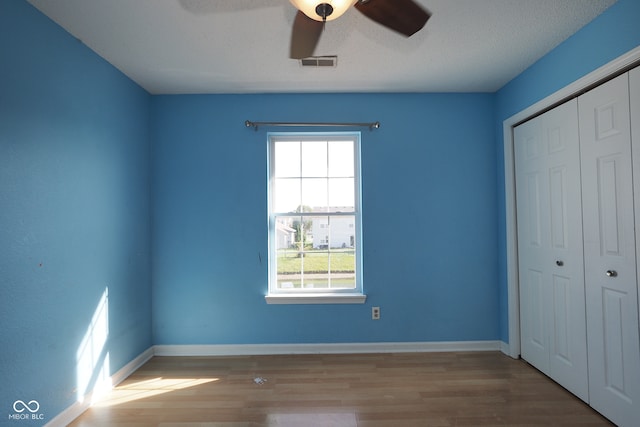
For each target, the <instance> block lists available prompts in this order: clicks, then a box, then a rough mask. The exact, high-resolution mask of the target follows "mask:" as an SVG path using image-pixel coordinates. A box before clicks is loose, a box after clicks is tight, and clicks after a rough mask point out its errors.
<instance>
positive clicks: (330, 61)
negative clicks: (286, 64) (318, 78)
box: [300, 56, 338, 68]
mask: <svg viewBox="0 0 640 427" xmlns="http://www.w3.org/2000/svg"><path fill="white" fill-rule="evenodd" d="M300 65H301V66H303V67H316V68H317V67H335V66H337V65H338V57H337V56H310V57H308V58H302V59H301V60H300Z"/></svg>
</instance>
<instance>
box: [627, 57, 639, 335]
mask: <svg viewBox="0 0 640 427" xmlns="http://www.w3.org/2000/svg"><path fill="white" fill-rule="evenodd" d="M629 96H630V97H631V100H630V101H631V102H630V105H631V153H632V155H633V170H634V172H635V173H634V174H633V186H634V200H635V214H636V215H635V218H636V228H640V67H637V68H634V69H633V70H631V71H630V72H629ZM638 266H640V231H636V269H637V267H638ZM637 274H638V278H640V272H638V273H637ZM636 293H637V294H638V311H639V314H638V333H639V334H640V280H636Z"/></svg>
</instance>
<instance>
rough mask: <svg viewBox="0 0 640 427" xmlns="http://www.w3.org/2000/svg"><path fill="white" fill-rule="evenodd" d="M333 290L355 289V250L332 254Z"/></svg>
mask: <svg viewBox="0 0 640 427" xmlns="http://www.w3.org/2000/svg"><path fill="white" fill-rule="evenodd" d="M329 261H330V265H331V286H330V287H331V288H332V289H355V287H356V257H355V251H354V250H342V249H338V250H335V251H332V252H331V253H330V258H329Z"/></svg>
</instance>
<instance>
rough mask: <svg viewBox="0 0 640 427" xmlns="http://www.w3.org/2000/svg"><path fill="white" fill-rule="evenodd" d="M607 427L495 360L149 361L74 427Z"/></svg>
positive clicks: (567, 397)
mask: <svg viewBox="0 0 640 427" xmlns="http://www.w3.org/2000/svg"><path fill="white" fill-rule="evenodd" d="M543 425H544V426H552V425H556V426H561V425H562V426H565V425H567V426H610V425H611V424H610V423H609V422H608V421H607V420H606V419H605V418H603V417H602V416H600V415H599V414H598V413H597V412H595V411H593V410H592V409H591V408H589V406H587V405H586V404H584V403H583V402H582V401H580V400H579V399H578V398H576V397H574V396H573V395H572V394H570V393H569V392H567V391H566V390H564V389H563V388H562V387H560V386H559V385H557V384H556V383H554V382H553V381H551V380H549V379H548V378H547V377H545V376H544V375H542V374H541V373H540V372H538V371H537V370H535V369H534V368H532V367H531V366H529V365H528V364H527V363H525V362H523V361H520V360H513V359H511V358H509V357H507V356H505V355H503V354H501V353H498V352H473V353H408V354H358V355H353V354H352V355H294V356H247V357H154V358H153V359H151V360H150V361H149V362H147V363H146V364H145V365H144V366H142V367H141V368H140V369H139V370H137V371H136V372H135V373H134V374H133V375H131V376H130V377H129V378H127V379H126V380H125V381H123V382H122V383H121V384H120V385H119V386H118V387H117V388H115V389H114V390H113V391H112V392H111V393H110V394H109V395H108V396H107V397H106V398H105V399H103V400H101V401H100V402H97V403H96V404H95V405H94V407H92V408H91V409H89V410H88V411H87V412H85V413H84V414H83V415H82V416H81V417H80V418H78V419H77V420H76V421H75V422H74V423H73V424H71V426H74V427H86V426H112V427H114V426H115V427H125V426H126V427H129V426H161V427H178V426H180V427H205V426H206V427H214V426H216V427H218V426H220V427H223V426H224V427H239V426H278V427H283V426H284V427H298V426H302V427H312V426H322V427H326V426H335V427H343V426H345V427H352V426H361V427H369V426H371V427H379V426H394V427H395V426H543Z"/></svg>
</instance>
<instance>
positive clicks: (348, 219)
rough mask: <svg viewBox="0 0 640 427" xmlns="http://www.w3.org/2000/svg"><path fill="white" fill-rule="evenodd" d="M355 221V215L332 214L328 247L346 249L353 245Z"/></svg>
mask: <svg viewBox="0 0 640 427" xmlns="http://www.w3.org/2000/svg"><path fill="white" fill-rule="evenodd" d="M355 222H356V217H355V216H332V217H331V218H330V224H331V226H330V231H331V233H329V236H330V238H329V242H328V244H329V249H346V248H353V247H354V246H355V242H356V240H355V239H356V234H355V233H356V229H355Z"/></svg>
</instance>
